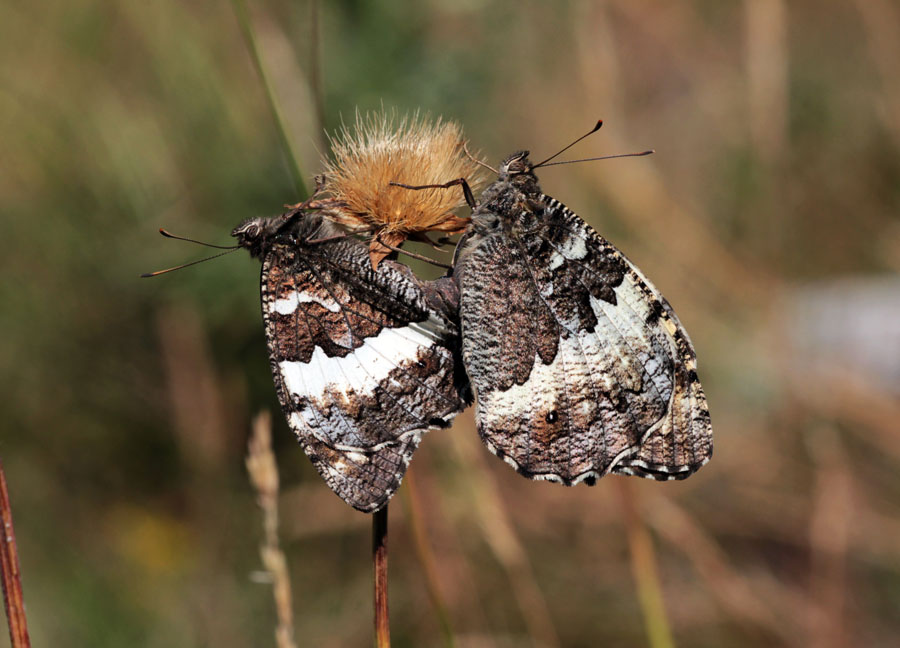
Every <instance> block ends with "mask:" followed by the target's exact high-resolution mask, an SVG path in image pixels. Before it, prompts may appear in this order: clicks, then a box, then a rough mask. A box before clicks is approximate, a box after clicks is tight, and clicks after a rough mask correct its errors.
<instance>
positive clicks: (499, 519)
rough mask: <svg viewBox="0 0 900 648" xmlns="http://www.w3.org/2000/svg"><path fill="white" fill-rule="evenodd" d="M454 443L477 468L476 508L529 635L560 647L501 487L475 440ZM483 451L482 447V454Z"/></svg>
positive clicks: (465, 460) (474, 471)
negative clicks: (502, 495) (505, 504)
mask: <svg viewBox="0 0 900 648" xmlns="http://www.w3.org/2000/svg"><path fill="white" fill-rule="evenodd" d="M453 443H454V447H455V448H456V450H457V452H459V454H460V455H461V457H462V463H463V465H468V466H473V469H472V473H471V475H472V480H471V490H470V493H471V500H472V507H473V509H474V511H475V514H476V515H477V516H478V521H479V523H480V525H481V528H482V531H483V533H484V538H485V540H486V541H487V543H488V546H489V547H490V548H491V551H493V552H494V555H495V556H496V557H497V560H498V561H499V562H500V564H501V565H503V569H504V570H505V571H506V576H507V578H508V579H509V581H510V583H511V584H512V588H511V589H512V591H513V593H514V594H515V597H516V602H517V603H518V606H519V610H520V612H521V614H522V618H523V620H524V621H525V625H526V627H527V628H528V632H529V634H530V635H531V637H532V639H533V641H534V643H535V644H536V645H539V646H548V647H549V646H559V645H560V643H559V637H558V635H557V633H556V628H555V627H554V626H553V619H552V617H551V616H550V610H549V608H548V607H547V601H546V600H545V599H544V595H543V594H542V593H541V589H540V587H538V584H537V580H536V579H535V577H534V571H533V570H532V568H531V563H530V562H529V561H528V554H527V553H526V552H525V548H524V547H523V546H522V542H521V541H520V540H519V536H518V534H517V533H516V529H515V527H514V526H513V523H512V520H510V519H509V515H508V514H507V512H506V509H505V508H504V507H503V504H502V502H501V501H500V494H499V492H498V489H497V485H496V484H495V483H494V480H493V477H492V476H491V474H490V471H489V469H488V467H487V466H486V465H485V463H484V457H483V456H482V453H480V452H476V451H475V448H473V445H474V444H475V441H474V439H472V438H468V437H464V436H463V435H460V434H456V435H453ZM480 449H481V448H480V447H479V448H478V450H480Z"/></svg>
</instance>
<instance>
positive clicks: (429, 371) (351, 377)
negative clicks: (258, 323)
mask: <svg viewBox="0 0 900 648" xmlns="http://www.w3.org/2000/svg"><path fill="white" fill-rule="evenodd" d="M329 234H330V232H329V231H320V232H318V233H317V235H316V236H314V237H310V238H327V236H328V235H329ZM454 298H455V286H454V285H453V283H452V282H451V281H449V280H440V281H438V282H421V281H419V280H418V279H416V277H415V276H414V275H413V274H412V272H411V271H410V270H409V269H408V268H407V267H406V266H403V265H401V264H398V263H394V262H392V261H384V262H382V263H381V264H380V265H379V267H378V270H377V271H373V270H372V268H371V265H370V262H369V254H368V249H367V248H366V246H365V245H364V244H362V243H361V242H360V241H357V240H355V239H352V238H344V239H340V240H335V241H329V242H323V243H312V244H303V243H300V244H297V243H296V242H293V243H292V244H283V243H276V244H275V245H273V246H272V247H271V248H270V249H269V250H268V252H267V254H266V255H265V257H264V259H263V269H262V309H263V320H264V322H265V330H266V340H267V342H268V347H269V357H270V362H271V366H272V374H273V376H274V379H275V385H276V388H277V391H278V398H279V401H280V402H281V406H282V409H283V410H284V413H285V416H286V417H287V419H288V424H289V425H290V427H291V428H292V429H293V430H294V432H295V433H296V434H297V436H298V438H299V440H300V443H301V444H302V446H303V449H304V450H305V451H306V453H307V455H308V456H309V458H310V459H311V460H312V462H313V464H314V465H315V467H316V468H317V469H318V471H319V473H320V474H321V475H322V477H323V478H324V479H325V481H326V482H327V483H328V485H329V486H330V487H331V488H332V489H333V490H334V491H335V492H336V493H337V494H338V495H339V496H340V497H341V498H342V499H344V500H345V501H346V502H347V503H348V504H350V505H352V506H353V507H355V508H357V509H359V510H361V511H366V512H371V511H375V510H378V509H379V508H381V507H382V506H383V505H384V503H385V502H387V500H388V499H389V498H390V496H391V495H392V494H393V493H394V491H395V490H396V489H397V488H398V487H399V485H400V481H401V479H402V477H403V474H404V473H405V471H406V468H407V465H408V464H409V461H410V458H411V457H412V453H413V451H415V449H416V447H417V446H418V444H419V440H420V439H421V435H422V433H423V432H424V431H425V430H427V429H429V428H438V427H446V426H448V425H449V423H450V420H451V419H452V418H453V416H455V415H456V414H457V413H458V412H459V411H461V410H462V409H463V407H465V402H464V396H462V395H461V394H463V393H464V392H465V391H466V387H465V379H464V376H462V378H461V376H460V374H461V371H459V370H458V369H457V367H458V363H457V362H456V361H455V355H456V354H457V353H458V345H459V340H458V332H457V325H456V324H455V315H454V313H455V305H454V304H453V303H452V301H453V299H454ZM448 300H450V301H449V302H448Z"/></svg>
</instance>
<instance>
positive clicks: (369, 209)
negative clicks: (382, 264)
mask: <svg viewBox="0 0 900 648" xmlns="http://www.w3.org/2000/svg"><path fill="white" fill-rule="evenodd" d="M395 122H396V124H395ZM464 144H465V140H464V139H463V135H462V129H461V128H460V126H459V125H458V124H456V123H454V122H449V121H443V120H441V119H440V118H438V119H437V120H436V121H433V122H432V121H429V120H428V119H427V118H426V117H420V116H419V115H418V114H415V115H413V116H412V117H408V116H404V117H402V118H397V116H396V115H395V114H386V113H373V114H369V115H368V116H367V117H365V118H363V117H361V116H360V115H359V114H357V116H356V123H355V125H354V127H353V128H352V129H351V128H348V127H347V126H344V127H343V128H342V129H341V130H340V132H338V133H337V134H336V135H335V136H334V137H333V138H331V146H332V151H333V153H334V160H333V161H331V162H326V163H325V184H324V187H323V189H324V191H325V192H327V193H328V194H330V196H331V199H325V200H324V201H321V202H320V204H321V205H322V208H323V213H324V214H325V215H326V216H327V217H329V218H331V219H332V220H335V221H337V222H339V223H341V224H342V225H344V226H346V227H348V228H349V229H350V230H351V231H371V232H373V236H372V242H371V244H370V248H369V249H370V256H371V259H372V266H373V267H377V265H378V262H379V261H381V259H383V258H384V257H386V256H387V255H388V254H390V253H391V251H392V250H391V249H390V248H389V247H387V246H385V245H384V243H386V244H387V245H389V246H392V247H397V246H399V245H400V244H401V243H403V241H405V240H406V239H407V238H413V239H420V240H424V239H425V237H424V234H425V232H430V231H437V232H445V233H448V234H450V233H454V232H460V231H462V230H463V229H465V227H466V225H467V224H468V222H469V219H468V218H460V217H458V216H456V215H455V214H454V213H453V212H454V210H456V209H458V208H460V207H462V206H464V205H465V199H464V197H463V192H462V190H461V189H460V188H459V187H451V188H447V189H421V190H412V189H406V188H403V187H396V186H392V185H391V184H390V183H391V182H401V183H403V184H408V185H425V184H443V183H445V182H448V181H450V180H455V179H457V178H466V180H467V182H468V183H469V185H470V186H472V187H473V188H475V186H476V185H478V184H479V183H481V181H482V178H481V176H480V174H479V171H480V168H479V166H478V164H477V163H476V162H474V161H473V160H471V159H470V158H469V157H468V156H467V155H465V151H464Z"/></svg>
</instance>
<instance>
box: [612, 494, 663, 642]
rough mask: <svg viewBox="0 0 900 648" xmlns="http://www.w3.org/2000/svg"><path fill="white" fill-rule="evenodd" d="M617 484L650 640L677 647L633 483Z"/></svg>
mask: <svg viewBox="0 0 900 648" xmlns="http://www.w3.org/2000/svg"><path fill="white" fill-rule="evenodd" d="M616 482H617V483H618V484H619V493H620V497H621V500H622V513H623V516H624V518H625V530H626V532H627V534H628V549H629V552H630V553H631V569H632V571H633V572H634V581H635V583H636V585H637V590H638V599H639V601H640V603H641V611H642V612H643V614H644V624H645V626H646V629H647V638H648V640H649V642H650V646H651V648H674V646H675V642H674V640H673V639H672V631H671V629H670V627H669V619H668V617H667V616H666V608H665V605H664V604H663V594H662V587H661V586H660V583H659V570H658V569H657V566H656V554H655V552H654V551H653V540H652V539H651V538H650V534H649V533H648V532H647V527H646V526H644V524H643V521H642V519H641V516H640V513H639V512H638V508H637V506H636V504H635V497H636V496H635V494H634V490H633V488H632V486H631V484H630V483H629V482H628V481H627V480H625V479H617V480H616Z"/></svg>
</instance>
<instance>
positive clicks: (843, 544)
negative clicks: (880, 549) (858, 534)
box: [808, 429, 856, 648]
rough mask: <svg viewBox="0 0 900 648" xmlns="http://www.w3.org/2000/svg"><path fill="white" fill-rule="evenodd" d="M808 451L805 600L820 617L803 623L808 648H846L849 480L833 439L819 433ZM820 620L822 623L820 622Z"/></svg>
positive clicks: (829, 434)
mask: <svg viewBox="0 0 900 648" xmlns="http://www.w3.org/2000/svg"><path fill="white" fill-rule="evenodd" d="M822 432H823V433H822V434H817V435H816V443H815V445H814V446H813V447H812V450H813V455H814V456H815V457H816V459H817V460H818V463H819V468H818V475H817V476H816V489H815V495H814V497H813V502H812V506H813V508H812V515H811V516H810V521H809V544H810V549H811V558H812V559H811V568H810V594H811V596H812V598H813V600H815V601H816V602H817V603H818V604H819V607H820V608H821V609H822V610H823V611H824V615H822V617H823V618H822V619H820V618H818V616H813V617H812V618H810V620H809V630H808V631H809V636H808V645H810V646H823V647H824V648H837V647H838V646H844V645H847V642H846V639H847V637H848V636H850V634H849V630H848V629H847V628H845V627H844V623H843V622H844V607H845V600H844V599H845V592H846V589H847V574H846V564H847V550H848V548H849V545H850V531H851V529H852V527H853V526H854V522H855V520H854V519H853V518H854V517H856V516H855V515H854V512H855V507H854V505H853V489H852V478H851V476H850V472H849V470H848V469H847V466H846V460H845V458H844V453H843V450H842V448H841V444H840V440H839V437H838V433H837V431H835V430H829V429H826V430H823V431H822ZM823 620H824V623H823V622H822V621H823Z"/></svg>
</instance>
